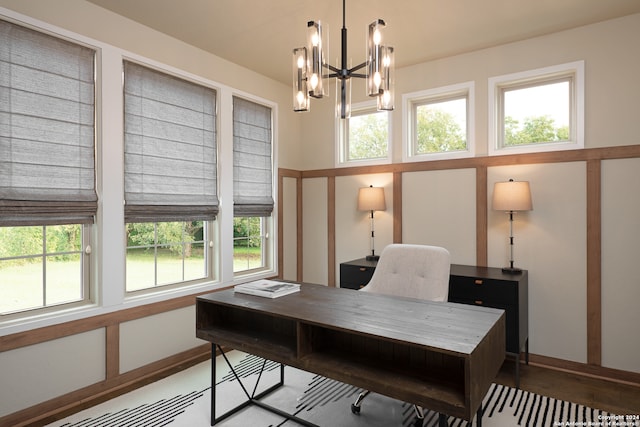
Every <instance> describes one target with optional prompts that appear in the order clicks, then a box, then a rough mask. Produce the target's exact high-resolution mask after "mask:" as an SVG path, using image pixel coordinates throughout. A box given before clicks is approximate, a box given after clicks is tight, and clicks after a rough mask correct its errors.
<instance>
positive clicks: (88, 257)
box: [0, 224, 94, 321]
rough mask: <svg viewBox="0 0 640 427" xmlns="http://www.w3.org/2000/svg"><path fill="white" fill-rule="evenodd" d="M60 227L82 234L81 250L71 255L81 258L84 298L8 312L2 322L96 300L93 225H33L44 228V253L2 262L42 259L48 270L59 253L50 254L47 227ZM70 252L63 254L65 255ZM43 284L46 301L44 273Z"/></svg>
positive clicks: (6, 258) (81, 289)
mask: <svg viewBox="0 0 640 427" xmlns="http://www.w3.org/2000/svg"><path fill="white" fill-rule="evenodd" d="M58 225H77V226H79V227H80V233H81V239H80V240H81V242H80V248H79V250H78V251H72V252H71V253H74V254H75V253H77V254H78V255H79V256H80V262H79V267H80V268H79V271H78V272H77V273H78V275H79V276H80V289H79V291H80V292H81V293H82V298H80V299H78V300H75V301H68V302H54V303H51V304H44V305H41V306H38V307H30V308H22V309H18V310H15V311H8V312H5V313H0V319H2V321H5V320H9V321H11V320H17V319H22V318H25V317H31V316H33V315H43V314H49V313H54V312H56V311H60V310H67V309H69V308H76V307H82V306H86V305H87V304H91V303H92V302H93V300H94V292H93V287H92V281H91V277H92V274H93V273H92V271H93V268H92V266H93V255H92V247H91V240H92V238H93V237H92V235H93V234H92V224H46V225H33V226H29V227H40V228H43V235H42V236H43V238H42V245H41V248H42V252H41V253H38V254H35V253H33V254H23V255H19V256H13V257H4V258H0V260H11V259H19V258H42V259H43V269H46V267H45V265H46V263H47V262H48V261H47V258H48V257H50V256H51V255H52V254H56V253H57V252H49V251H48V250H47V247H46V241H47V238H46V234H45V233H46V228H47V227H55V226H58ZM65 253H69V252H63V254H65ZM42 279H43V282H42V283H41V284H42V292H43V299H44V300H45V301H46V293H47V279H48V278H47V275H46V274H45V273H44V272H43V277H42Z"/></svg>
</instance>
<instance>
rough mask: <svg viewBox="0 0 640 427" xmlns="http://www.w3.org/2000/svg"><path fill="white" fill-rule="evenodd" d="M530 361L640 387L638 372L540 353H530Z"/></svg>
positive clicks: (548, 367) (543, 366) (543, 365)
mask: <svg viewBox="0 0 640 427" xmlns="http://www.w3.org/2000/svg"><path fill="white" fill-rule="evenodd" d="M523 361H524V356H521V359H520V362H521V363H522V362H523ZM529 363H530V364H531V365H535V366H539V367H542V368H547V369H553V370H557V371H563V372H570V373H573V374H576V375H582V376H586V377H590V378H597V379H600V380H605V381H612V382H615V383H619V384H626V385H631V386H635V387H640V373H637V372H630V371H622V370H620V369H614V368H606V367H604V366H599V365H591V364H587V363H580V362H573V361H570V360H564V359H557V358H554V357H549V356H541V355H539V354H530V355H529Z"/></svg>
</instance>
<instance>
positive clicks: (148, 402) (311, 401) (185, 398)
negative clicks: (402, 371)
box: [50, 352, 640, 427]
mask: <svg viewBox="0 0 640 427" xmlns="http://www.w3.org/2000/svg"><path fill="white" fill-rule="evenodd" d="M229 358H230V360H231V361H232V363H233V365H234V367H235V369H236V372H237V373H238V375H239V376H240V378H241V380H242V382H243V384H245V386H246V387H247V389H249V390H252V389H253V385H254V384H255V380H256V378H257V376H258V372H259V370H260V368H261V367H262V365H263V359H260V358H258V357H255V356H251V355H247V354H244V353H240V352H232V353H231V355H230V357H229ZM217 368H218V369H217V375H216V384H217V389H216V390H217V395H218V396H220V397H221V398H220V400H219V401H218V402H219V403H218V404H219V408H220V407H221V411H224V410H226V409H225V406H229V407H232V406H233V405H235V404H237V403H239V402H241V401H242V400H243V396H242V393H241V389H240V387H239V385H238V384H237V381H236V379H235V377H234V375H233V374H231V372H230V371H229V370H228V368H227V366H226V364H224V361H223V360H222V359H220V360H219V363H218V364H217ZM279 372H280V371H279V365H278V364H277V363H274V362H270V361H267V363H266V365H265V372H264V373H263V374H262V379H261V383H262V382H265V383H266V384H265V387H268V386H269V385H270V384H273V382H275V381H276V380H277V378H279ZM181 377H182V379H181ZM209 378H210V364H209V363H208V362H207V363H203V364H200V365H197V366H195V367H193V368H190V369H189V370H187V371H185V372H183V373H179V374H176V375H173V376H172V377H170V378H168V379H165V380H161V381H158V382H157V383H154V384H151V385H149V386H146V387H143V388H141V389H138V390H136V391H133V392H131V393H128V394H126V395H123V396H120V397H118V398H116V399H114V400H113V401H109V402H106V403H104V404H101V405H98V406H96V407H94V408H91V409H88V410H85V411H83V412H81V413H78V414H75V415H73V416H72V417H69V418H67V419H65V420H61V421H58V422H56V423H53V424H50V426H51V427H53V426H55V427H63V426H64V427H160V426H166V425H171V426H180V427H182V426H184V427H198V426H203V427H204V426H208V425H209V424H210V423H209V414H210V410H209V398H210V390H211V389H210V387H209V386H208V381H209ZM258 390H260V387H259V388H258ZM361 391H362V390H361V389H360V388H357V387H354V386H351V385H348V384H344V383H341V382H339V381H335V380H331V379H328V378H325V377H322V376H319V375H314V374H310V373H307V372H304V371H300V370H298V369H295V368H290V367H286V369H285V386H284V387H281V388H280V389H278V390H277V391H275V392H274V393H272V394H270V395H269V396H267V397H265V399H264V401H265V402H267V403H269V404H271V405H273V406H276V407H278V408H281V409H284V410H286V411H287V412H290V413H294V414H295V415H297V416H298V417H300V418H303V419H306V420H309V421H311V422H313V423H316V424H318V425H320V426H326V427H347V426H354V427H365V426H366V427H393V426H401V427H412V426H415V425H416V424H414V420H415V418H414V412H413V407H412V405H409V404H406V403H403V402H399V401H397V400H394V399H390V398H387V397H385V396H381V395H377V394H373V393H372V394H371V395H369V396H368V397H367V398H366V399H365V401H364V402H363V404H362V412H361V414H360V415H354V414H352V413H351V410H350V405H351V403H352V402H353V401H354V400H355V398H356V397H357V395H358V394H359V393H360V392H361ZM163 394H164V395H166V397H162V396H163ZM483 408H484V416H483V419H482V425H483V426H485V427H512V426H531V427H538V426H550V427H560V426H604V425H606V420H607V419H611V417H612V415H613V414H609V413H607V412H604V411H600V410H598V409H593V408H588V407H585V406H583V405H578V404H575V403H571V402H566V401H561V400H557V399H553V398H550V397H547V396H541V395H538V394H535V393H530V392H528V391H524V390H518V389H514V388H512V387H507V386H503V385H500V384H493V385H492V386H491V388H490V390H489V392H488V393H487V395H486V397H485V399H484V402H483ZM448 423H449V425H450V426H452V427H471V426H472V425H473V426H475V425H476V422H475V420H474V422H473V424H471V423H469V422H467V421H464V420H460V419H456V418H452V417H449V419H448ZM216 425H218V426H221V427H254V426H255V427H276V426H283V427H288V426H291V427H295V426H296V425H297V424H296V423H294V422H293V421H287V420H284V419H283V418H281V417H279V416H277V415H274V414H271V413H268V412H265V411H264V410H262V409H260V408H257V407H250V408H247V409H245V410H243V411H241V412H239V413H238V414H236V415H234V416H232V417H230V418H227V419H226V420H224V421H222V422H220V423H218V424H216ZM437 425H438V414H437V413H434V412H432V411H428V410H425V419H424V422H423V426H424V427H432V426H433V427H437ZM638 426H639V427H640V424H638Z"/></svg>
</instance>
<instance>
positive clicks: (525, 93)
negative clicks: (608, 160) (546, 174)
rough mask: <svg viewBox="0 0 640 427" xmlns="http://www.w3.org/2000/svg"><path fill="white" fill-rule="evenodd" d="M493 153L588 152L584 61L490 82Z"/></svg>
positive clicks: (491, 150) (490, 149)
mask: <svg viewBox="0 0 640 427" xmlns="http://www.w3.org/2000/svg"><path fill="white" fill-rule="evenodd" d="M489 90H490V96H489V102H490V108H489V113H490V134H489V136H490V141H489V154H512V153H526V152H541V151H551V150H568V149H576V148H583V147H584V138H583V123H584V102H583V99H584V95H583V94H584V62H574V63H570V64H564V65H559V66H554V67H548V68H543V69H539V70H533V71H527V72H524V73H517V74H510V75H506V76H500V77H494V78H491V79H489Z"/></svg>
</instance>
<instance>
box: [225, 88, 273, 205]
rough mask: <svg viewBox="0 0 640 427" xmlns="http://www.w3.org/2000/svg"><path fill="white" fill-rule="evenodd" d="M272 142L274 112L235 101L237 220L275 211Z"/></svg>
mask: <svg viewBox="0 0 640 427" xmlns="http://www.w3.org/2000/svg"><path fill="white" fill-rule="evenodd" d="M271 138H272V131H271V108H269V107H266V106H264V105H260V104H257V103H255V102H252V101H248V100H246V99H242V98H238V97H234V98H233V212H234V216H244V217H264V216H269V215H271V212H272V211H273V195H272V193H273V187H272V175H273V173H272V166H271V164H272V158H271Z"/></svg>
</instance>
